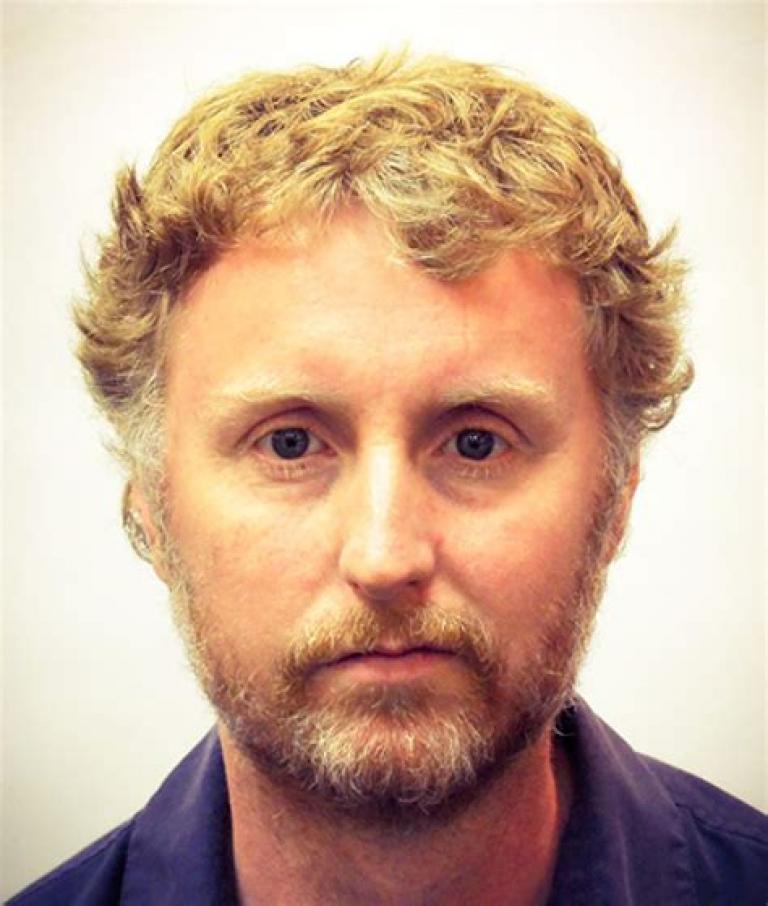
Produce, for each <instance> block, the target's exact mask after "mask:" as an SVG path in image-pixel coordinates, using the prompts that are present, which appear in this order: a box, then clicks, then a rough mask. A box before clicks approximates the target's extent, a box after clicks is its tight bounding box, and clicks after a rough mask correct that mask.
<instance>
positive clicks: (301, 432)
mask: <svg viewBox="0 0 768 906" xmlns="http://www.w3.org/2000/svg"><path fill="white" fill-rule="evenodd" d="M255 446H256V448H257V449H258V450H259V451H260V452H261V453H264V454H266V455H271V454H274V455H275V456H277V457H278V458H279V459H300V458H301V457H302V456H304V455H305V454H307V453H319V452H320V451H321V450H322V449H323V444H322V442H321V441H320V440H319V439H318V438H317V437H315V436H314V434H312V433H311V432H310V431H307V429H306V428H298V427H287V428H277V429H276V430H274V431H270V432H269V433H268V434H265V435H264V437H262V438H260V439H259V440H258V441H257V442H256V444H255Z"/></svg>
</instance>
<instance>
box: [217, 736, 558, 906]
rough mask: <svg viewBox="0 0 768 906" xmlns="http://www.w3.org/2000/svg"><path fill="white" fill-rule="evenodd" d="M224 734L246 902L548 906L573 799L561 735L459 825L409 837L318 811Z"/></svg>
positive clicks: (529, 756) (532, 753) (521, 761)
mask: <svg viewBox="0 0 768 906" xmlns="http://www.w3.org/2000/svg"><path fill="white" fill-rule="evenodd" d="M219 732H220V736H221V742H222V752H223V755H224V765H225V769H226V775H227V785H228V791H229V799H230V806H231V813H232V839H233V853H234V861H235V873H236V876H237V883H238V888H239V893H240V903H241V904H242V906H257V904H266V903H269V904H272V906H289V904H290V906H294V904H297V903H301V904H302V906H304V904H306V906H314V904H320V903H323V904H325V903H328V902H332V903H338V904H340V906H341V904H357V903H361V902H363V903H370V904H381V906H385V904H386V906H389V904H392V906H394V904H397V906H410V904H417V903H418V904H430V906H451V904H459V903H461V904H465V903H483V904H486V906H495V904H502V903H504V904H506V903H510V902H513V903H517V904H520V906H528V904H542V903H545V902H546V899H547V895H548V892H549V889H550V886H551V881H552V875H553V873H554V867H555V862H556V857H557V848H558V842H559V839H560V834H561V832H562V829H563V827H564V825H565V821H566V818H567V813H568V806H569V801H570V781H569V777H568V770H567V765H566V762H565V758H564V756H562V755H561V753H560V752H559V750H558V749H557V748H556V747H555V746H554V745H553V743H552V734H550V733H545V734H544V735H543V736H542V738H541V739H540V740H539V741H538V742H537V743H535V744H534V745H532V746H531V747H530V748H529V749H527V750H526V751H525V752H524V753H522V754H521V755H520V756H518V757H517V758H516V759H515V761H514V763H513V764H512V765H510V767H509V768H508V770H507V771H506V772H505V773H504V774H503V775H502V776H500V777H499V778H498V779H497V781H496V782H495V783H494V785H493V786H492V787H490V788H489V789H488V790H486V791H485V792H484V793H483V794H481V795H480V796H479V797H478V800H477V801H475V802H474V803H472V804H471V805H470V806H469V807H467V808H466V809H465V810H464V811H462V812H461V813H459V814H456V815H454V816H453V818H452V819H451V820H450V821H448V822H440V823H439V824H436V825H435V826H430V825H429V824H425V825H423V826H420V827H419V828H418V830H416V831H413V830H412V831H410V832H403V833H402V834H398V833H397V832H396V831H393V830H392V829H387V830H382V829H380V828H376V827H372V826H368V827H362V826H361V825H360V824H359V823H353V822H352V821H345V820H344V819H340V818H339V817H338V816H335V817H334V818H331V817H329V816H328V815H324V814H323V813H322V812H318V810H317V808H316V806H313V804H312V803H310V801H309V800H305V801H301V800H297V799H296V797H295V796H291V795H290V794H288V793H286V792H285V791H284V790H281V789H278V788H276V787H275V786H274V785H273V784H272V783H271V782H270V781H268V780H266V779H265V778H264V777H263V776H262V775H261V773H260V772H259V771H258V770H257V769H256V768H254V766H253V765H252V764H251V763H250V762H249V761H248V760H247V759H246V758H245V757H244V756H243V755H242V753H241V752H240V751H239V749H238V748H237V747H236V746H235V744H234V742H233V741H232V739H231V737H230V736H229V735H228V733H227V731H226V730H225V729H224V728H220V731H219Z"/></svg>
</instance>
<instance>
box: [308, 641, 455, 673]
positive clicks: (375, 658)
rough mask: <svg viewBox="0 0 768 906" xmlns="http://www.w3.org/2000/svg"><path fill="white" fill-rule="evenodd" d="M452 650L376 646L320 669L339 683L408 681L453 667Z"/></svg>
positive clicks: (453, 653)
mask: <svg viewBox="0 0 768 906" xmlns="http://www.w3.org/2000/svg"><path fill="white" fill-rule="evenodd" d="M456 660H457V655H456V653H455V652H454V651H450V650H448V649H445V648H439V647H436V646H432V645H381V644H379V645H376V647H374V648H371V649H369V650H365V651H353V652H349V653H348V654H345V655H343V656H342V657H339V658H336V659H335V660H334V661H332V662H330V663H329V664H327V665H326V666H325V670H323V671H322V672H323V673H325V674H326V676H327V677H328V678H329V679H331V678H333V677H335V678H336V679H337V680H338V681H340V682H342V681H343V682H355V683H358V682H363V683H365V682H375V683H390V682H392V683H410V682H411V681H417V680H423V679H427V678H429V677H432V676H435V675H436V674H438V673H439V672H440V671H444V670H446V669H454V670H455V667H453V666H452V665H453V664H455V663H456Z"/></svg>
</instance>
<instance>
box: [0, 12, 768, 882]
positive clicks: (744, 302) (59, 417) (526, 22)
mask: <svg viewBox="0 0 768 906" xmlns="http://www.w3.org/2000/svg"><path fill="white" fill-rule="evenodd" d="M763 15H764V14H763V11H762V9H761V7H760V5H758V4H741V3H727V4H706V5H705V4H701V3H692V4H687V3H686V4H664V5H651V4H630V5H624V4H597V5H585V4H581V3H572V4H547V3H539V4H537V5H535V6H532V5H525V4H514V3H509V2H507V3H504V4H498V5H492V4H488V3H485V4H484V3H472V4H470V3H469V2H460V3H454V4H451V3H443V4H440V5H436V4H434V3H423V2H422V3H419V2H417V0H412V2H407V3H403V2H400V3H393V2H389V3H387V4H384V3H375V4H368V3H361V2H359V0H358V2H357V3H355V4H351V3H350V4H349V5H336V4H332V3H325V4H323V3H320V4H314V5H300V4H295V3H283V4H282V5H281V6H280V7H279V8H278V7H277V6H270V5H265V4H262V3H248V4H245V5H240V6H224V5H218V6H216V7H215V8H214V7H213V6H212V5H198V6H192V5H187V4H167V5H132V4H119V5H118V4H109V5H103V4H102V5H70V4H65V3H58V4H54V5H42V4H32V3H26V4H19V5H13V4H10V5H6V6H5V9H4V19H5V21H4V63H5V65H4V112H3V154H4V158H3V192H4V198H5V206H6V212H5V219H4V248H3V252H4V299H3V313H4V414H5V445H4V477H5V499H4V504H5V509H4V526H3V527H4V542H5V543H4V550H5V561H4V562H5V568H4V597H5V616H4V659H3V660H4V678H3V679H4V713H3V723H4V734H3V735H4V740H5V742H4V751H3V812H4V814H3V819H4V868H3V883H2V891H1V893H2V895H3V896H7V895H8V894H10V893H11V892H13V891H14V890H16V889H17V888H18V887H19V886H20V885H22V884H23V883H25V882H27V881H29V880H31V879H32V878H33V877H35V876H36V875H38V874H39V873H41V872H42V871H43V870H45V869H47V868H49V867H51V866H52V865H53V864H54V863H55V862H57V861H59V860H61V859H63V858H64V857H66V856H68V855H70V854H71V853H72V852H74V851H75V850H76V849H78V848H79V847H81V846H83V845H84V844H86V843H87V842H90V841H91V840H92V839H94V838H95V837H96V836H97V835H99V834H101V833H103V832H105V831H106V830H107V829H109V828H110V827H112V826H113V825H115V824H116V823H118V822H120V821H122V820H124V819H125V818H126V817H128V816H129V815H131V814H132V813H133V812H134V811H136V810H137V809H139V808H140V807H141V806H142V805H143V803H144V802H145V801H146V799H147V798H148V797H149V795H150V794H151V793H152V792H153V790H154V789H155V788H156V786H157V785H158V784H159V782H160V781H161V779H162V778H163V777H164V776H165V774H166V773H167V772H168V770H169V769H170V768H171V767H172V765H173V764H175V763H176V761H177V760H178V759H179V758H180V757H181V756H182V755H183V754H184V752H185V751H186V750H187V749H188V748H189V747H190V746H191V745H192V744H193V743H194V742H195V741H196V739H197V738H198V737H199V736H200V735H201V734H202V733H203V732H204V731H205V730H206V728H207V727H208V726H209V725H210V723H211V715H210V712H209V710H208V708H207V705H206V704H205V703H204V701H203V700H202V698H201V696H200V694H199V693H198V692H197V690H196V687H195V684H194V681H193V680H192V678H191V676H190V674H189V672H188V670H187V668H186V666H185V663H184V659H183V655H182V653H181V651H180V647H179V645H178V644H177V642H176V639H175V637H174V633H173V630H172V628H171V626H170V620H169V618H168V615H167V608H166V604H165V594H164V589H163V588H162V587H161V585H160V584H159V583H158V582H157V581H156V580H155V579H154V577H153V575H152V574H151V571H150V570H149V568H148V567H146V566H145V565H144V564H142V563H141V562H139V561H138V560H137V559H136V558H135V557H134V556H133V554H132V553H131V551H130V549H129V547H128V545H127V543H126V542H125V541H124V539H123V537H122V534H121V530H120V527H119V518H118V513H119V499H120V490H121V480H120V476H119V474H118V472H117V469H116V467H115V466H114V465H113V464H112V463H111V462H110V461H109V459H108V457H107V455H106V453H105V452H104V451H103V450H102V448H101V447H100V444H99V437H100V436H103V429H102V427H101V425H100V423H99V422H98V420H97V419H96V417H95V415H94V413H93V411H92V408H91V406H90V403H89V402H88V401H87V399H86V397H85V394H84V391H83V389H82V387H81V384H80V378H79V375H78V373H77V369H76V367H75V365H74V362H73V359H72V356H71V351H70V347H71V344H72V331H71V328H70V326H69V322H68V307H69V304H70V302H71V300H72V299H73V297H74V296H75V295H76V294H77V292H78V291H79V289H80V287H81V277H80V270H79V256H80V251H81V249H83V250H85V251H86V252H87V251H88V250H89V249H92V248H93V236H94V234H95V232H96V231H97V230H98V229H100V228H102V227H103V226H104V224H105V223H106V211H107V207H108V198H109V194H110V186H111V179H112V174H113V172H114V171H115V170H116V169H117V167H118V166H119V165H120V164H121V163H122V162H123V161H129V160H134V159H136V160H138V162H139V163H140V164H141V165H144V164H146V162H147V161H148V159H149V156H150V154H151V152H152V150H153V148H154V147H155V146H156V144H157V143H158V141H159V140H160V139H161V138H162V136H163V134H164V133H165V131H166V130H167V128H168V127H169V126H170V124H171V122H172V120H173V119H174V118H175V117H176V116H178V115H179V114H180V113H181V112H183V111H184V109H185V108H186V107H187V106H188V104H189V103H190V101H191V100H192V99H193V97H194V96H195V95H197V94H198V93H199V91H200V90H201V89H203V88H205V87H207V86H209V85H210V84H212V83H214V82H218V81H222V80H224V79H227V78H229V77H230V76H234V75H237V74H239V73H241V72H243V71H244V70H246V69H248V68H259V67H261V68H275V67H283V66H291V65H294V64H296V63H300V62H321V63H327V64H337V63H342V62H345V61H347V60H348V59H350V58H352V57H354V56H358V55H369V54H371V53H374V52H376V51H377V50H380V49H383V48H385V47H390V48H392V47H395V48H396V47H399V46H401V45H402V44H403V42H405V41H408V42H410V44H411V46H412V48H413V49H414V51H417V52H421V51H425V52H430V51H435V52H448V53H452V54H455V55H459V56H463V57H467V58H471V59H476V60H479V61H484V62H491V63H499V64H505V65H508V66H510V67H512V68H513V69H515V70H517V71H519V72H521V73H523V74H525V75H527V76H529V77H531V78H533V79H534V80H536V81H538V82H540V83H541V84H542V85H543V86H544V87H546V88H549V89H550V90H553V91H555V92H557V93H559V94H562V95H563V96H565V97H567V98H568V99H569V100H571V101H572V102H573V103H575V104H576V105H577V106H579V107H581V108H582V109H584V110H585V111H587V112H588V113H589V114H590V115H591V117H592V118H593V119H594V121H595V122H596V124H597V126H598V128H599V130H600V131H601V133H602V135H603V137H604V139H605V140H606V141H607V142H608V144H609V145H611V146H612V147H613V148H614V149H615V150H616V152H617V153H618V155H619V157H620V158H621V159H622V161H623V163H624V167H625V170H626V173H627V175H628V178H629V180H630V182H631V184H632V185H633V186H634V187H635V189H636V191H637V194H638V196H639V198H640V201H641V204H642V205H643V207H644V209H645V212H646V214H647V217H648V220H649V222H650V224H651V225H652V227H653V229H654V230H655V231H658V230H660V229H661V228H663V227H665V226H666V225H668V224H669V223H671V222H672V221H673V220H676V219H678V220H679V221H680V225H681V248H682V250H683V251H684V252H685V253H686V254H687V255H688V256H689V257H690V259H691V263H692V266H693V276H692V279H691V282H690V290H691V297H692V306H693V307H692V311H691V315H690V347H691V349H692V352H693V354H694V356H695V359H696V363H697V368H698V378H697V381H696V384H695V386H694V389H693V390H691V392H690V393H689V394H688V396H687V398H686V400H685V401H684V403H683V407H682V409H681V412H680V414H679V416H678V418H677V420H676V421H675V422H674V423H673V424H672V425H671V426H670V427H669V428H668V429H667V431H666V432H665V433H664V434H663V435H661V436H660V437H659V438H658V439H656V440H655V441H654V444H653V447H652V448H651V449H650V450H649V453H648V456H647V459H646V464H645V468H644V478H643V481H642V484H641V486H640V488H639V491H638V494H637V500H636V506H635V511H634V517H633V521H632V528H631V536H630V539H629V543H628V547H627V551H626V553H625V554H624V556H623V557H622V558H621V560H620V561H619V562H618V563H617V564H616V566H615V568H614V571H613V574H612V578H611V581H610V585H609V590H608V594H607V598H606V601H605V604H604V608H603V611H602V616H601V619H600V626H599V631H598V635H597V638H596V641H595V644H594V646H593V651H592V654H591V657H590V660H589V663H588V666H587V669H586V671H585V673H584V676H583V680H582V684H581V688H582V691H583V692H584V694H585V695H586V696H587V698H588V699H589V700H590V702H591V704H592V705H593V707H594V708H595V709H596V710H597V711H598V712H599V713H600V714H602V715H603V716H604V717H605V718H606V719H607V720H608V721H609V722H611V723H612V724H613V725H614V726H615V728H616V729H617V730H619V731H620V732H621V733H622V734H623V735H624V736H625V737H626V738H627V739H628V740H629V741H630V742H631V743H632V744H633V745H634V746H635V747H636V748H638V749H640V750H642V751H646V752H651V753H653V754H654V755H656V756H658V757H661V758H663V759H665V760H668V761H671V762H673V763H674V764H676V765H679V766H681V767H684V768H686V769H688V770H690V771H693V772H695V773H697V774H699V775H701V776H704V777H705V778H707V779H709V780H711V781H712V782H714V783H716V784H718V785H720V786H722V787H724V788H726V789H727V790H730V791H732V792H733V793H735V794H737V795H738V796H741V797H743V798H745V799H747V800H749V801H750V802H752V803H754V804H756V805H758V806H762V807H765V806H766V805H768V789H767V788H766V780H767V779H768V772H767V771H766V759H765V755H766V709H765V705H766V702H765V678H766V675H765V643H766V638H765V574H764V572H763V556H764V542H765V537H764V531H765V524H764V503H765V497H764V487H765V481H764V478H765V475H764V468H765V437H764V429H765V421H764V415H763V413H764V411H765V406H764V404H765V382H764V371H763V359H762V349H763V338H764V327H765V322H764V318H765V316H764V273H763V265H762V254H763V252H764V242H765V227H764V221H763V217H762V212H763V203H764V175H763V169H762V167H763V163H762V162H763V159H764V123H765V120H764V106H763V105H764V77H765V72H764V63H763V52H764V43H763V41H764V37H763V35H764V31H763V29H764V20H763Z"/></svg>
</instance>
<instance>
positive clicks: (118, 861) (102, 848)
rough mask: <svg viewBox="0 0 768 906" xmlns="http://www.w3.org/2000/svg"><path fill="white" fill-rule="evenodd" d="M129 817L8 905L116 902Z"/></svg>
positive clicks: (84, 905) (82, 905)
mask: <svg viewBox="0 0 768 906" xmlns="http://www.w3.org/2000/svg"><path fill="white" fill-rule="evenodd" d="M133 823H134V822H133V819H131V820H130V821H126V822H125V823H124V824H121V825H120V826H119V827H116V828H115V829H114V830H112V831H110V833H108V834H105V835H104V836H103V837H101V838H100V839H98V840H96V841H95V842H94V843H92V844H91V845H90V846H88V847H86V848H85V849H84V850H82V851H81V852H79V853H78V854H77V855H75V856H73V857H72V858H71V859H68V860H67V861H66V862H64V863H63V864H61V865H60V866H59V867H58V868H55V869H54V870H53V871H51V872H49V873H48V874H47V875H44V876H43V877H42V878H40V879H39V880H38V881H35V882H34V883H33V884H31V885H30V886H29V887H27V888H25V889H24V890H22V891H21V893H18V894H16V895H15V896H14V897H12V898H11V899H10V900H9V901H8V906H61V904H63V903H66V904H67V906H97V904H98V906H108V904H110V903H118V902H119V899H120V890H121V887H122V882H123V874H124V871H125V862H126V856H127V852H128V844H129V841H130V838H131V832H132V830H133Z"/></svg>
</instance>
